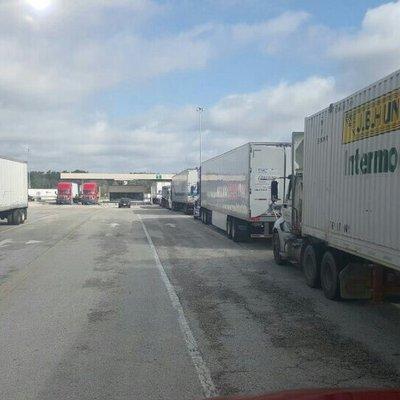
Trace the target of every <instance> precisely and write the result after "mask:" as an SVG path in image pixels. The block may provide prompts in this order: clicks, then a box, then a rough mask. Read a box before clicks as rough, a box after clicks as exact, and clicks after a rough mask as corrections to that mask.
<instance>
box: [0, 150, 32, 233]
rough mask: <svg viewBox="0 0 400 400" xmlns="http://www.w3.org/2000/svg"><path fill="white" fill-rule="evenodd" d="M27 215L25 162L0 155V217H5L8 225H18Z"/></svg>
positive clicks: (26, 169) (26, 172)
mask: <svg viewBox="0 0 400 400" xmlns="http://www.w3.org/2000/svg"><path fill="white" fill-rule="evenodd" d="M27 216H28V168H27V163H26V162H23V161H17V160H13V159H10V158H5V157H0V219H7V223H8V224H10V225H19V224H21V223H24V222H25V220H26V218H27Z"/></svg>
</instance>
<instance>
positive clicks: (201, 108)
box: [196, 107, 204, 168]
mask: <svg viewBox="0 0 400 400" xmlns="http://www.w3.org/2000/svg"><path fill="white" fill-rule="evenodd" d="M196 111H197V112H198V113H199V142H200V146H199V156H200V157H199V158H200V165H199V168H201V161H202V159H201V150H202V149H201V148H202V137H201V136H202V126H201V123H202V114H203V111H204V108H203V107H197V108H196Z"/></svg>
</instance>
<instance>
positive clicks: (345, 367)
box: [0, 205, 400, 400]
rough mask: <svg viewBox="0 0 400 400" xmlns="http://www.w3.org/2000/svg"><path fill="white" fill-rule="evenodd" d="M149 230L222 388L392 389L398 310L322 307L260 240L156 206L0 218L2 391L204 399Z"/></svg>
mask: <svg viewBox="0 0 400 400" xmlns="http://www.w3.org/2000/svg"><path fill="white" fill-rule="evenodd" d="M141 221H142V222H143V224H144V226H145V227H146V229H147V231H148V233H149V235H150V237H151V240H152V242H153V243H154V247H155V249H156V251H157V254H158V257H159V259H160V261H161V263H162V266H163V268H164V270H165V272H166V274H167V277H168V279H169V281H170V283H171V284H172V287H173V290H174V291H175V292H176V294H177V295H178V297H179V301H180V303H181V306H182V309H183V312H184V316H185V318H186V321H187V324H188V326H189V328H190V330H191V333H192V334H193V337H194V339H195V341H196V345H197V347H198V351H199V353H200V355H201V358H202V362H203V363H204V365H205V366H206V368H207V369H208V370H209V372H210V375H211V379H212V381H213V383H214V385H215V387H216V389H217V390H218V393H219V394H221V395H230V394H253V393H263V392H268V391H276V390H284V389H295V388H315V387H400V335H399V327H400V307H399V305H397V304H392V303H384V304H379V305H376V304H372V303H370V302H365V301H346V302H332V301H329V300H327V299H325V298H324V297H323V294H322V292H321V291H319V290H314V289H310V288H308V287H307V286H306V285H305V284H304V282H303V277H302V274H301V271H299V270H298V269H297V268H296V267H294V266H290V265H285V266H277V265H275V264H274V262H273V256H272V252H271V248H270V245H269V244H268V243H267V242H265V241H262V240H258V241H254V242H252V243H246V244H237V243H234V242H232V241H230V240H228V239H227V238H226V236H224V234H223V233H221V232H220V231H218V230H217V229H214V228H212V227H210V226H205V225H202V224H201V223H200V222H198V221H194V220H193V218H191V217H189V216H186V215H183V214H180V213H175V212H171V211H168V210H163V209H160V208H158V207H156V206H135V207H133V208H132V209H123V210H119V209H117V208H113V207H100V206H94V207H83V206H71V207H69V206H65V207H63V206H61V207H60V206H55V205H34V206H33V207H31V208H30V212H29V221H28V222H27V223H26V224H25V225H22V226H19V227H12V228H11V229H10V227H9V226H7V225H4V224H1V223H0V326H1V327H2V329H1V336H0V341H1V343H0V359H1V360H2V362H1V363H0V398H1V399H6V400H8V399H10V400H14V399H24V400H25V399H40V400H42V399H43V400H46V399H56V398H57V399H139V398H140V399H169V398H171V399H189V400H190V399H201V398H203V397H204V391H203V389H202V385H201V383H200V381H199V377H198V371H197V370H196V368H195V366H194V362H193V357H192V358H191V354H190V352H189V351H188V349H187V342H185V337H184V332H182V329H181V327H180V325H179V321H178V315H177V312H176V308H174V305H173V304H172V303H171V299H170V296H169V295H168V292H167V290H166V287H165V282H163V279H162V278H161V276H160V272H159V270H158V269H157V265H156V260H155V257H154V254H153V252H152V251H153V250H152V248H151V246H150V244H149V242H148V239H147V237H146V235H145V232H144V229H143V226H142V222H141Z"/></svg>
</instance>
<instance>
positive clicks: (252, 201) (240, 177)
mask: <svg viewBox="0 0 400 400" xmlns="http://www.w3.org/2000/svg"><path fill="white" fill-rule="evenodd" d="M290 146H291V145H290V143H285V142H280V143H271V142H262V143H247V144H245V145H243V146H240V147H237V148H235V149H233V150H231V151H228V152H227V153H224V154H221V155H219V156H217V157H214V158H212V159H210V160H207V161H204V162H203V163H202V165H201V194H200V202H201V207H200V219H201V221H202V222H203V223H206V224H212V225H214V226H216V227H218V228H220V229H222V230H224V231H225V232H226V233H227V235H228V237H229V238H231V239H233V240H234V241H244V240H247V239H249V238H250V237H264V238H270V237H272V231H273V225H274V223H275V221H276V219H277V217H278V215H279V212H280V210H279V209H280V206H281V205H282V203H283V198H284V193H285V188H286V181H287V179H286V174H287V171H289V166H290Z"/></svg>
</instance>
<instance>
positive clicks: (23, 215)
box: [21, 208, 28, 224]
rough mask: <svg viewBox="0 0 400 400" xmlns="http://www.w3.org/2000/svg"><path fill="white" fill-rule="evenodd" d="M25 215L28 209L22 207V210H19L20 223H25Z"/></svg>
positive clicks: (26, 215)
mask: <svg viewBox="0 0 400 400" xmlns="http://www.w3.org/2000/svg"><path fill="white" fill-rule="evenodd" d="M27 217H28V210H27V209H26V208H24V209H23V210H21V224H23V223H25V221H26V219H27Z"/></svg>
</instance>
